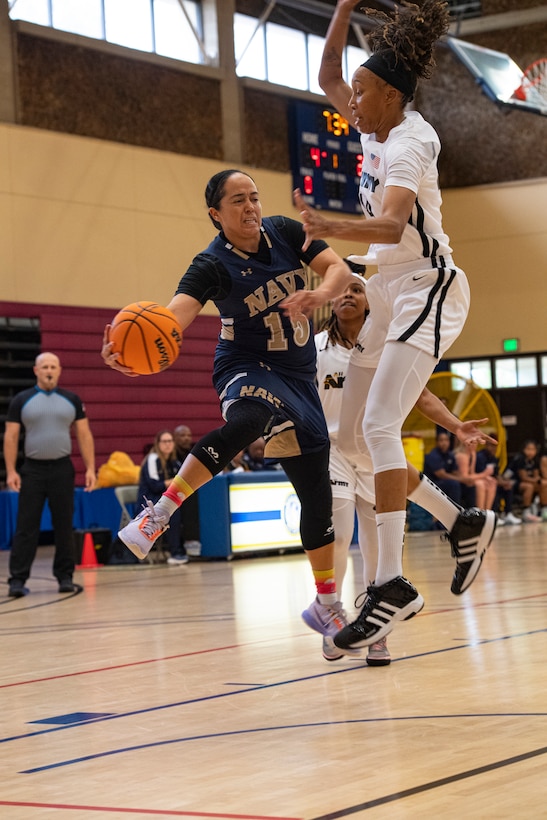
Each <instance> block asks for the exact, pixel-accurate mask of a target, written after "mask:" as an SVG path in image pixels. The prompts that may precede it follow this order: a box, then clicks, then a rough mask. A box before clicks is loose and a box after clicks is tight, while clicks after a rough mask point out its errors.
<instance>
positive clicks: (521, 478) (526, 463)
mask: <svg viewBox="0 0 547 820" xmlns="http://www.w3.org/2000/svg"><path fill="white" fill-rule="evenodd" d="M539 464H540V459H539V448H538V445H537V443H536V442H535V441H533V440H532V439H527V440H526V441H525V442H524V444H523V446H522V450H521V452H520V453H519V454H518V456H515V458H514V459H513V461H512V464H511V469H512V471H513V472H514V474H515V476H516V480H517V486H518V491H519V493H520V494H521V496H522V506H523V508H524V509H523V513H522V520H523V521H525V522H530V523H531V522H535V521H541V518H540V516H538V515H535V513H534V510H533V507H532V504H533V503H534V501H535V499H536V498H539V503H540V504H541V508H542V512H543V510H544V509H545V507H547V478H543V477H542V476H541V474H540V469H539ZM546 517H547V513H546Z"/></svg>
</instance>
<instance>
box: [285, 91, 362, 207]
mask: <svg viewBox="0 0 547 820" xmlns="http://www.w3.org/2000/svg"><path fill="white" fill-rule="evenodd" d="M290 128H291V170H292V178H293V187H294V188H300V190H301V191H302V194H303V196H304V199H305V200H306V202H307V203H308V204H310V205H313V207H314V208H320V209H323V210H326V211H340V212H343V213H351V214H355V213H357V214H361V213H362V210H361V206H360V204H359V178H360V176H361V166H362V162H363V155H362V153H361V142H360V140H359V134H358V132H357V131H356V130H355V129H354V128H353V127H352V126H350V124H349V122H348V120H347V119H345V118H344V117H342V116H341V115H340V114H338V112H337V111H334V110H333V109H332V108H329V107H328V106H324V105H317V104H316V103H308V102H300V101H296V102H294V103H293V104H292V106H291V124H290Z"/></svg>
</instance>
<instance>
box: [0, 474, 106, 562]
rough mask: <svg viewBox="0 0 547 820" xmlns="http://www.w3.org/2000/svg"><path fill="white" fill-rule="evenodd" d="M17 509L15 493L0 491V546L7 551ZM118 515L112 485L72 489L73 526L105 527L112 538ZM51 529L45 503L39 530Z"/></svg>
mask: <svg viewBox="0 0 547 820" xmlns="http://www.w3.org/2000/svg"><path fill="white" fill-rule="evenodd" d="M18 508H19V493H16V492H13V491H12V490H2V491H1V492H0V549H2V550H7V549H9V548H10V547H11V542H12V540H13V536H14V534H15V527H16V525H17V511H18ZM120 518H121V507H120V504H119V502H118V499H117V498H116V496H115V494H114V488H113V487H102V488H101V489H99V490H93V492H90V493H86V492H85V490H84V489H83V487H76V489H75V490H74V517H73V519H72V522H73V526H74V529H76V530H90V529H96V528H105V529H109V530H110V531H111V532H112V537H113V538H114V537H115V536H116V533H117V532H118V528H119V524H120ZM52 529H53V525H52V523H51V513H50V511H49V506H48V504H47V502H46V504H45V506H44V511H43V513H42V520H41V522H40V530H41V531H42V532H45V531H49V530H52Z"/></svg>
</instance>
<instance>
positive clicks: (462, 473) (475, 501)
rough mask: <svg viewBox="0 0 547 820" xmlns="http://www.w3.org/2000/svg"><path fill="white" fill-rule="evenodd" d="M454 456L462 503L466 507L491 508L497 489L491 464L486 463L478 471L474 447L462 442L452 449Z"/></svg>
mask: <svg viewBox="0 0 547 820" xmlns="http://www.w3.org/2000/svg"><path fill="white" fill-rule="evenodd" d="M454 457H455V459H456V465H457V469H458V475H459V479H460V483H461V485H462V505H463V506H464V507H467V508H469V507H480V508H481V510H491V509H493V506H494V500H495V498H496V491H497V489H498V483H497V481H496V479H495V478H494V467H493V465H489V464H486V465H485V467H484V469H483V470H481V471H479V470H478V468H477V451H476V449H475V448H469V447H465V446H464V445H462V444H460V445H458V447H456V449H455V450H454Z"/></svg>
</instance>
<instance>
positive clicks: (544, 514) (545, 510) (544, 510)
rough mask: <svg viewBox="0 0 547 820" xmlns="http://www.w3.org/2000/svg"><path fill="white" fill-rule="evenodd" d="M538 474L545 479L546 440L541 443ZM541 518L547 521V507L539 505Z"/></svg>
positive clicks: (546, 475) (546, 466) (546, 461)
mask: <svg viewBox="0 0 547 820" xmlns="http://www.w3.org/2000/svg"><path fill="white" fill-rule="evenodd" d="M539 474H540V476H541V477H542V478H544V479H547V442H545V444H544V445H543V449H542V451H541V455H540V457H539ZM541 520H542V521H547V507H545V506H542V507H541Z"/></svg>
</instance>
